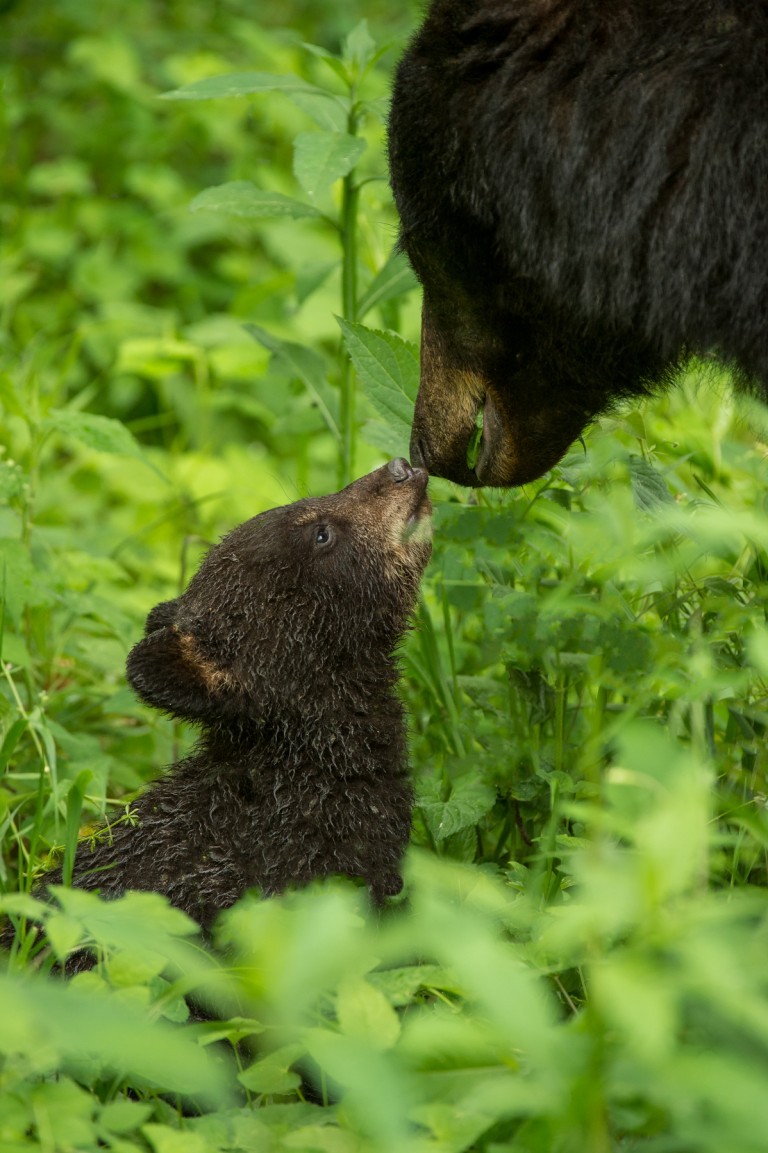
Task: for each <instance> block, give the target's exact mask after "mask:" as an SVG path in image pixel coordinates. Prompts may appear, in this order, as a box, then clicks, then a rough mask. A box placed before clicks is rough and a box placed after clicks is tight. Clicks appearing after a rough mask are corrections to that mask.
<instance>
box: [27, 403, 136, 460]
mask: <svg viewBox="0 0 768 1153" xmlns="http://www.w3.org/2000/svg"><path fill="white" fill-rule="evenodd" d="M42 427H43V428H45V429H49V430H50V431H52V432H59V433H61V434H62V435H63V436H69V437H72V439H73V440H77V441H79V442H80V444H84V445H85V446H86V448H92V449H94V450H95V451H96V452H108V453H122V454H123V455H124V456H133V457H136V458H137V459H138V460H142V461H144V463H145V464H148V463H149V462H148V461H147V460H146V458H145V457H144V454H143V453H142V451H141V447H140V445H139V444H138V442H137V441H136V440H135V438H134V436H133V433H131V432H130V431H129V430H128V429H127V428H126V427H125V425H124V424H122V423H121V422H120V421H119V420H114V419H113V418H112V417H110V416H99V415H97V414H96V413H94V412H74V411H73V410H72V409H68V408H58V409H56V408H53V409H51V411H50V412H49V414H48V416H47V417H46V418H45V420H44V421H42ZM150 467H151V466H150Z"/></svg>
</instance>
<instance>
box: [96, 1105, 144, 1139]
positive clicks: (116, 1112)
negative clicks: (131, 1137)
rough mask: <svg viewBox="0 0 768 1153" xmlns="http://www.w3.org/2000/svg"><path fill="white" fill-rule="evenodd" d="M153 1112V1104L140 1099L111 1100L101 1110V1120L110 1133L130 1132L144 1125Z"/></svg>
mask: <svg viewBox="0 0 768 1153" xmlns="http://www.w3.org/2000/svg"><path fill="white" fill-rule="evenodd" d="M151 1113H152V1106H151V1105H142V1104H140V1103H139V1102H138V1101H110V1103H109V1104H108V1105H105V1106H104V1107H103V1109H102V1110H101V1113H100V1114H99V1122H100V1123H101V1125H102V1126H103V1127H104V1128H105V1129H106V1130H107V1132H109V1133H130V1131H131V1130H132V1129H138V1127H139V1125H143V1124H144V1122H145V1121H146V1120H147V1118H148V1117H149V1116H150V1115H151Z"/></svg>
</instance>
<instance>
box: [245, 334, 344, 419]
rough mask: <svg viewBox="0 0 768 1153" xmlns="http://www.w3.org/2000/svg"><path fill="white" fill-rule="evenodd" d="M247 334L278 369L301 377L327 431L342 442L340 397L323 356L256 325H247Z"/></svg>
mask: <svg viewBox="0 0 768 1153" xmlns="http://www.w3.org/2000/svg"><path fill="white" fill-rule="evenodd" d="M243 327H244V328H245V331H246V332H247V333H248V334H249V335H250V336H252V337H253V339H254V340H256V341H258V343H259V344H260V345H262V346H263V347H264V348H266V349H268V350H269V351H270V352H271V353H272V356H273V358H274V360H275V362H276V364H277V366H278V367H279V368H281V369H282V370H283V371H285V372H287V373H288V374H289V375H290V376H292V377H296V378H298V379H299V380H300V381H301V382H302V384H303V385H304V387H305V388H306V389H307V391H308V392H309V394H310V396H311V397H312V398H313V400H314V401H315V403H316V405H317V407H318V408H319V410H320V413H321V415H322V417H323V420H324V421H325V423H326V427H327V428H328V431H329V432H330V433H332V435H333V436H334V437H335V438H336V440H337V441H341V434H340V432H339V419H338V408H339V402H338V396H337V394H336V393H335V392H333V391H332V389H331V387H330V385H329V384H328V381H327V380H326V363H325V361H324V359H323V357H322V356H320V355H319V354H318V353H316V352H314V351H313V349H311V348H305V346H304V345H303V344H294V343H293V342H291V341H289V340H280V339H278V337H276V336H272V335H271V333H269V332H266V331H265V330H264V329H263V328H259V327H258V325H256V324H246V325H244V326H243Z"/></svg>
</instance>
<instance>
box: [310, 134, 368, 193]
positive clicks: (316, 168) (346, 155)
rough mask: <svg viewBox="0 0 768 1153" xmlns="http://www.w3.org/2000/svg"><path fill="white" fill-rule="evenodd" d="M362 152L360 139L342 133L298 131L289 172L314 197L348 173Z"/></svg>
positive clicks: (363, 147) (364, 146) (363, 148)
mask: <svg viewBox="0 0 768 1153" xmlns="http://www.w3.org/2000/svg"><path fill="white" fill-rule="evenodd" d="M365 149H366V143H365V141H364V140H363V139H362V138H361V137H360V136H350V135H348V133H346V132H300V133H299V135H298V136H297V137H296V139H295V141H294V153H293V171H294V173H295V174H296V179H297V180H298V182H299V184H300V185H301V187H302V188H303V189H304V191H305V192H306V193H307V195H308V196H311V197H313V198H314V197H315V196H317V195H318V194H319V193H321V192H325V191H326V189H328V188H330V186H331V185H332V184H333V183H334V182H335V181H337V180H340V179H341V178H342V176H346V175H347V173H348V172H351V171H352V169H353V168H354V167H355V165H356V164H357V162H358V160H359V159H360V157H361V156H362V155H363V153H364V152H365Z"/></svg>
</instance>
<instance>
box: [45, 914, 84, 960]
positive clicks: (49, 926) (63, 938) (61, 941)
mask: <svg viewBox="0 0 768 1153" xmlns="http://www.w3.org/2000/svg"><path fill="white" fill-rule="evenodd" d="M45 932H46V934H47V936H48V940H49V941H50V942H51V945H52V946H53V951H54V953H55V954H56V956H57V957H58V958H59V960H60V961H63V960H64V958H65V957H66V956H67V954H68V953H71V952H72V950H73V949H75V948H77V946H78V945H79V944H80V942H81V941H82V939H83V926H82V925H81V924H80V922H79V921H76V920H74V919H73V918H72V917H67V916H65V914H64V913H53V914H52V916H50V917H49V918H48V920H47V921H46V922H45Z"/></svg>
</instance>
